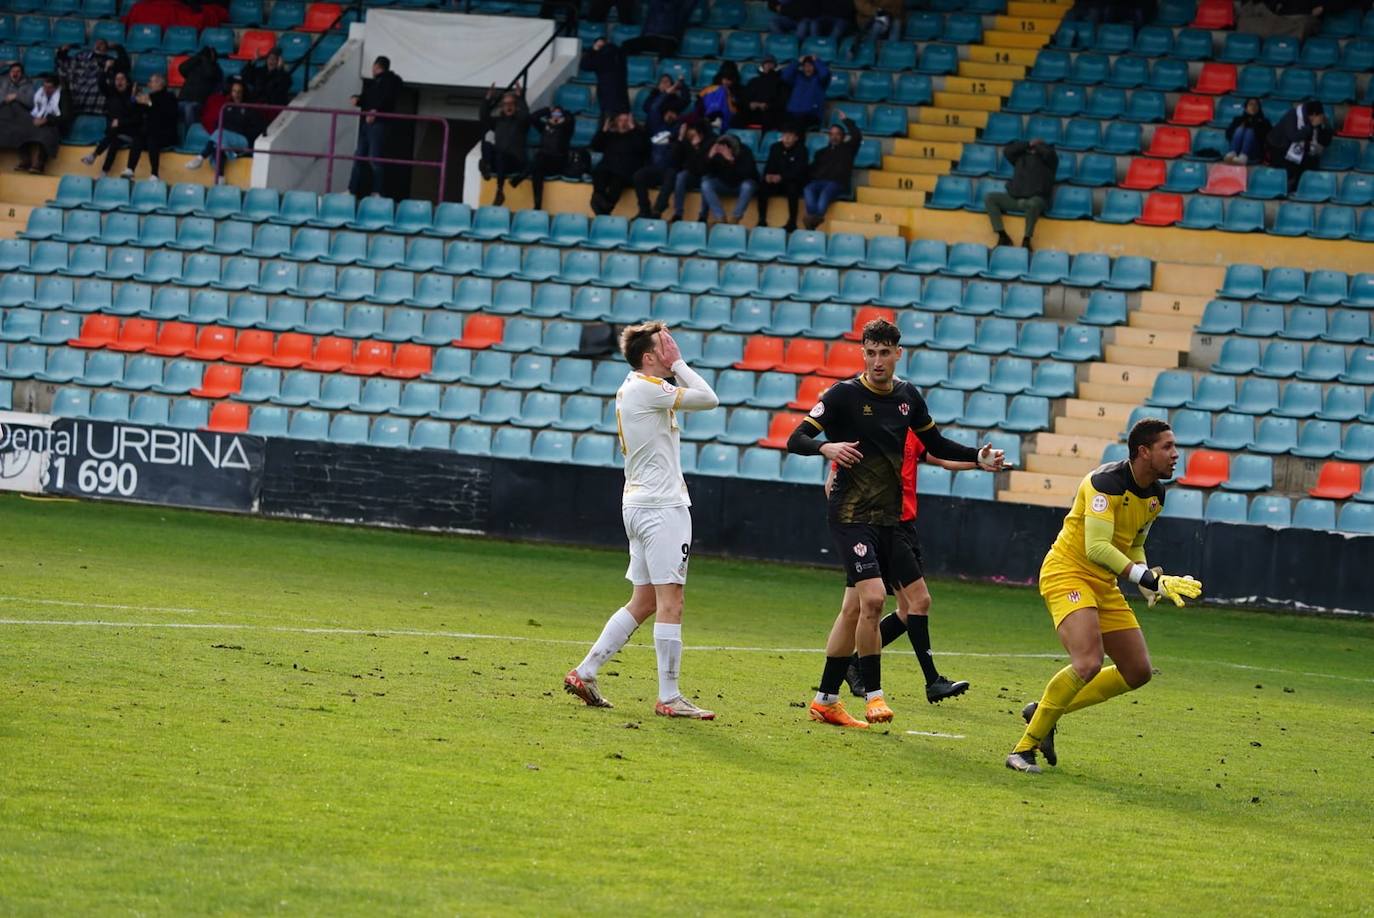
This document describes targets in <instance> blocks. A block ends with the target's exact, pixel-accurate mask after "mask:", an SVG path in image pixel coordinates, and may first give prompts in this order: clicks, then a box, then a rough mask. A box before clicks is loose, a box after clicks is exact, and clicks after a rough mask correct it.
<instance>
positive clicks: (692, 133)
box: [665, 121, 711, 223]
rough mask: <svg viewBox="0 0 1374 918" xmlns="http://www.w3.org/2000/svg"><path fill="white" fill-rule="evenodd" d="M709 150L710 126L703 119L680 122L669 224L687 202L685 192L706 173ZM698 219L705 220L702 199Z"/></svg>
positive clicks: (680, 215)
mask: <svg viewBox="0 0 1374 918" xmlns="http://www.w3.org/2000/svg"><path fill="white" fill-rule="evenodd" d="M710 152H711V130H710V127H709V126H708V125H707V124H706V123H705V122H702V121H693V122H683V123H682V125H681V126H680V127H679V128H678V140H677V143H676V144H675V145H674V147H673V169H674V172H673V180H672V181H673V215H672V216H671V217H670V218H669V222H670V223H671V222H672V221H674V220H681V219H682V212H683V209H684V208H685V207H686V205H687V192H689V191H691V190H692V189H693V188H696V187H698V186H699V185H700V184H701V180H702V178H703V177H704V176H705V175H706V160H707V156H708V154H709V153H710ZM666 183H667V182H666V180H665V184H666ZM697 219H698V220H705V219H706V204H705V201H703V202H702V206H701V213H700V214H699V215H698V216H697Z"/></svg>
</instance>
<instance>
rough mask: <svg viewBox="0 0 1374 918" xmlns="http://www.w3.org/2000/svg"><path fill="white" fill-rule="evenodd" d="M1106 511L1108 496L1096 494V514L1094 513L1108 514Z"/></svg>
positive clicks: (1094, 499)
mask: <svg viewBox="0 0 1374 918" xmlns="http://www.w3.org/2000/svg"><path fill="white" fill-rule="evenodd" d="M1106 510H1107V495H1105V494H1095V495H1093V512H1094V513H1104V512H1106Z"/></svg>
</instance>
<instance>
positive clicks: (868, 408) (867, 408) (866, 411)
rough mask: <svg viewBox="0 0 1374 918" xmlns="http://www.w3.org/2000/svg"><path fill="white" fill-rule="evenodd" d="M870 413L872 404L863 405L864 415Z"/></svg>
mask: <svg viewBox="0 0 1374 918" xmlns="http://www.w3.org/2000/svg"><path fill="white" fill-rule="evenodd" d="M872 413H873V406H872V405H864V415H870V414H872Z"/></svg>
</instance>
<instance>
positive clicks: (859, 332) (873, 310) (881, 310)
mask: <svg viewBox="0 0 1374 918" xmlns="http://www.w3.org/2000/svg"><path fill="white" fill-rule="evenodd" d="M874 319H886V320H887V321H889V322H892V323H893V324H896V322H897V313H896V311H895V310H892V309H888V308H886V307H884V306H864V307H863V308H862V309H860V310H859V311H858V312H856V313H854V327H853V328H851V329H850V330H849V331H847V332H845V333H844V337H845V340H846V341H862V340H863V337H864V326H865V325H867V324H868V323H869V322H872V321H873V320H874Z"/></svg>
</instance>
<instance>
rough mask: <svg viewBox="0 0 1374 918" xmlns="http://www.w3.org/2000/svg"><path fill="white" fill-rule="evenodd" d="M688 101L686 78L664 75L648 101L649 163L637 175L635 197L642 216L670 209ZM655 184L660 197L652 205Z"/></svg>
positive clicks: (653, 214)
mask: <svg viewBox="0 0 1374 918" xmlns="http://www.w3.org/2000/svg"><path fill="white" fill-rule="evenodd" d="M687 104H688V98H687V91H686V90H685V89H684V88H683V86H682V81H681V80H677V81H674V80H673V78H672V77H670V76H664V77H662V78H661V79H660V80H659V83H658V88H656V89H654V90H653V91H652V92H651V93H650V94H649V99H648V101H647V103H646V104H645V109H646V111H647V114H648V119H647V121H646V123H645V125H646V128H647V130H648V135H649V162H648V163H647V164H646V165H645V166H643V167H641V168H640V169H639V170H638V171H636V172H635V174H634V185H635V198H636V200H637V201H638V202H639V216H640V217H641V218H650V217H656V216H659V215H661V214H662V213H663V212H664V211H665V210H667V209H668V196H669V195H671V194H672V192H673V179H674V178H675V177H676V175H677V164H676V158H675V154H676V140H675V138H676V137H677V134H678V121H679V118H680V116H681V114H682V111H683V109H685V108H686V107H687ZM655 187H656V188H658V198H657V200H656V201H655V202H654V203H653V204H650V202H649V189H650V188H655Z"/></svg>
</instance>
